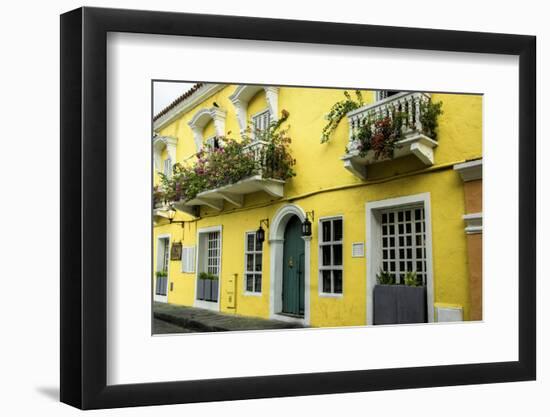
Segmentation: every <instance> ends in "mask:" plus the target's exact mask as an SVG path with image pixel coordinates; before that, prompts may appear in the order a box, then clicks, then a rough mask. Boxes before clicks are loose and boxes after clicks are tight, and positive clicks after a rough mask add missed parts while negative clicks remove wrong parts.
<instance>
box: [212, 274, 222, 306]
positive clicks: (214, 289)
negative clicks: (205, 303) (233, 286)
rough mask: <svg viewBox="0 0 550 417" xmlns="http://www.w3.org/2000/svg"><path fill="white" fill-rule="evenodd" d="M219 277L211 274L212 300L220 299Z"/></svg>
mask: <svg viewBox="0 0 550 417" xmlns="http://www.w3.org/2000/svg"><path fill="white" fill-rule="evenodd" d="M219 282H220V281H219V279H218V277H217V276H216V275H214V274H210V283H211V287H210V290H211V293H210V295H211V296H210V300H211V301H214V302H217V301H218V286H219Z"/></svg>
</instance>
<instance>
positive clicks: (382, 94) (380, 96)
mask: <svg viewBox="0 0 550 417" xmlns="http://www.w3.org/2000/svg"><path fill="white" fill-rule="evenodd" d="M387 91H397V90H376V101H381V100H386V99H387V98H388V95H387ZM399 93H402V91H399V92H398V93H397V94H399ZM394 95H395V94H393V95H391V96H389V97H393V96H394Z"/></svg>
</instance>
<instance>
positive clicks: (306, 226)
mask: <svg viewBox="0 0 550 417" xmlns="http://www.w3.org/2000/svg"><path fill="white" fill-rule="evenodd" d="M310 217H311V220H315V211H313V210H311V211H306V219H305V220H304V221H303V222H302V236H311V221H310V220H309V218H310Z"/></svg>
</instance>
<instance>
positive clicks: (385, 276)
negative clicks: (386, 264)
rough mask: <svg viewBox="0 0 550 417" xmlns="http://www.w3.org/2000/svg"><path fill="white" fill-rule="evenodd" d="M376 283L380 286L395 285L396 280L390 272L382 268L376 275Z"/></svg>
mask: <svg viewBox="0 0 550 417" xmlns="http://www.w3.org/2000/svg"><path fill="white" fill-rule="evenodd" d="M376 283H377V284H379V285H393V284H395V280H394V278H393V277H392V276H391V275H390V274H389V273H388V272H386V271H383V270H382V268H380V272H379V273H378V274H376Z"/></svg>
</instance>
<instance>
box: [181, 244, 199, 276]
mask: <svg viewBox="0 0 550 417" xmlns="http://www.w3.org/2000/svg"><path fill="white" fill-rule="evenodd" d="M189 252H191V256H190V258H191V259H186V260H184V256H188V257H189ZM196 256H197V250H196V246H195V245H183V246H182V247H181V272H182V273H184V274H194V273H195V271H196V268H195V266H196V262H197V261H196ZM186 266H187V268H186Z"/></svg>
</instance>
